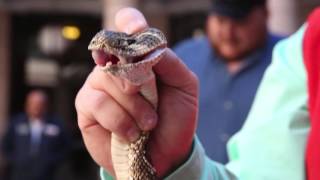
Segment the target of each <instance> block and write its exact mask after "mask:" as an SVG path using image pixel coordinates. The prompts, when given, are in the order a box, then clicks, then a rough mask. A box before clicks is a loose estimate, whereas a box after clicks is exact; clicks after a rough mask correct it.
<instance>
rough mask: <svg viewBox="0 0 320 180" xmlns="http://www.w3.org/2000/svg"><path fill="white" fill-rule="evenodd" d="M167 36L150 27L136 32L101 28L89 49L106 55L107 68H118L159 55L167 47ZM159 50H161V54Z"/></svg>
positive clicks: (103, 64) (105, 64) (104, 62)
mask: <svg viewBox="0 0 320 180" xmlns="http://www.w3.org/2000/svg"><path fill="white" fill-rule="evenodd" d="M166 43H167V41H166V38H165V36H164V35H163V34H162V32H160V31H159V30H157V29H154V28H148V29H146V30H144V31H141V32H138V33H135V34H126V33H123V32H113V31H107V30H101V31H100V32H98V33H97V34H96V35H95V36H94V37H93V38H92V40H91V42H90V44H89V47H88V49H89V50H92V51H98V52H100V53H103V54H105V55H104V61H103V63H97V62H96V63H97V64H99V65H102V66H105V67H106V68H107V69H108V68H110V69H118V68H119V67H120V66H122V65H125V64H135V63H138V62H141V61H145V60H152V59H154V58H157V57H159V55H160V54H162V52H163V51H157V50H158V49H162V50H163V49H164V48H165V47H166ZM159 52H161V53H160V54H159Z"/></svg>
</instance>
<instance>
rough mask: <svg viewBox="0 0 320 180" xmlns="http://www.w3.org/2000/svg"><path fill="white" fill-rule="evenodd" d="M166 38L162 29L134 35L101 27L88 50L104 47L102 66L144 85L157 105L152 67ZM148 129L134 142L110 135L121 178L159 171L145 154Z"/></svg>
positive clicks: (145, 178) (138, 179)
mask: <svg viewBox="0 0 320 180" xmlns="http://www.w3.org/2000/svg"><path fill="white" fill-rule="evenodd" d="M166 45H167V41H166V38H165V36H164V35H163V33H162V32H161V31H160V30H158V29H155V28H147V29H145V30H143V31H141V32H138V33H136V34H133V35H128V34H126V33H121V32H113V31H106V30H101V31H100V32H98V33H97V34H96V35H95V36H94V37H93V39H92V40H91V42H90V44H89V47H88V49H89V50H100V51H101V50H102V51H104V52H105V53H106V54H107V63H106V65H105V66H103V67H101V69H102V70H103V71H105V72H108V73H111V74H112V75H114V76H116V77H120V78H123V79H127V80H129V82H131V83H132V84H133V85H137V86H141V89H140V93H141V95H142V96H143V97H144V98H145V99H146V100H148V101H149V102H150V103H151V104H152V105H153V107H154V108H155V109H157V104H158V96H157V89H156V84H155V75H154V73H153V71H152V67H153V66H154V65H155V64H156V63H158V62H159V60H160V59H161V56H162V55H163V52H164V51H165V47H166ZM148 138H149V132H142V133H141V136H140V138H139V139H138V140H137V141H136V142H134V143H128V142H126V141H123V140H121V138H119V137H117V136H116V135H115V134H112V137H111V157H112V163H113V167H114V170H115V174H116V178H117V179H118V180H154V179H157V176H156V171H155V169H154V168H153V166H152V165H151V163H150V162H149V161H148V160H147V158H146V143H147V141H148Z"/></svg>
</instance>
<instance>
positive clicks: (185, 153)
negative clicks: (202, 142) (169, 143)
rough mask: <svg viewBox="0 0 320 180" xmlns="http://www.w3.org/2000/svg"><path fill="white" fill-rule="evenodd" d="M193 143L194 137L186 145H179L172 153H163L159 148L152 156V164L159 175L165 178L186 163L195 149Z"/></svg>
mask: <svg viewBox="0 0 320 180" xmlns="http://www.w3.org/2000/svg"><path fill="white" fill-rule="evenodd" d="M185 142H186V141H185ZM193 144H194V143H193V139H191V140H190V141H189V143H186V144H185V145H184V146H180V145H177V147H178V148H177V149H176V151H173V152H171V153H162V152H161V151H160V150H158V151H157V152H156V154H155V155H154V156H153V158H152V164H153V165H154V167H155V169H156V171H157V176H158V177H159V178H161V179H163V178H164V177H166V176H168V175H169V174H171V173H172V172H174V171H175V170H176V169H178V168H179V167H180V166H181V165H182V164H184V163H185V162H186V161H187V160H188V159H189V157H190V154H191V153H192V151H193ZM181 147H183V148H181Z"/></svg>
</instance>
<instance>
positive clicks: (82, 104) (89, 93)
mask: <svg viewBox="0 0 320 180" xmlns="http://www.w3.org/2000/svg"><path fill="white" fill-rule="evenodd" d="M115 24H116V27H117V30H118V31H122V32H126V33H129V34H131V33H135V32H138V31H141V30H142V29H144V28H147V27H148V25H147V22H146V20H145V18H144V16H143V15H142V14H141V13H140V12H139V11H137V10H136V9H133V8H125V9H122V10H120V11H119V12H118V13H117V15H116V18H115ZM92 56H93V59H94V61H95V62H102V61H104V60H103V59H104V58H106V57H107V56H106V55H105V54H103V53H102V52H93V54H92ZM154 72H155V73H156V75H157V80H158V81H159V83H158V90H159V92H158V94H159V108H158V110H157V112H156V111H154V110H153V108H152V106H151V105H150V104H149V103H148V102H147V101H146V100H145V99H144V98H143V97H142V96H141V95H139V93H138V91H139V87H136V86H133V85H132V84H130V83H129V82H127V81H124V80H121V79H118V78H116V77H113V76H111V75H110V74H107V73H104V72H102V71H101V70H100V69H99V68H97V67H96V68H94V69H93V71H92V72H91V73H90V75H89V76H88V78H87V80H86V82H85V83H84V85H83V87H82V88H81V89H80V91H79V92H78V95H77V97H76V101H75V106H76V109H77V115H78V124H79V127H80V130H81V133H82V136H83V139H84V142H85V144H86V147H87V149H88V151H89V153H90V154H91V156H92V158H93V159H94V160H95V161H96V162H97V163H98V164H99V165H100V166H101V167H103V168H104V169H105V170H106V171H107V172H109V173H111V174H112V175H114V171H113V167H112V162H111V154H110V139H111V137H110V134H111V132H112V133H115V134H117V135H118V136H120V137H122V138H123V139H125V140H127V141H134V140H136V139H137V137H138V136H139V133H140V131H141V130H153V131H152V134H151V137H150V141H149V144H148V147H147V149H148V153H149V154H148V155H149V157H150V159H151V162H152V164H153V165H154V167H155V168H156V170H157V175H158V177H160V178H161V177H164V176H165V175H166V174H168V173H170V172H171V171H172V170H174V169H175V168H176V167H177V166H179V165H180V164H181V163H183V162H184V161H185V160H186V159H187V157H188V156H189V153H190V151H191V148H192V142H193V137H194V133H195V127H196V120H197V112H198V80H197V78H196V76H195V75H194V74H193V73H192V72H191V71H190V70H189V69H188V68H187V67H186V66H185V65H184V64H183V63H182V61H181V60H180V59H179V58H178V57H177V56H176V55H175V54H174V53H173V52H172V51H171V50H170V49H167V50H166V52H165V55H164V57H163V59H162V60H161V61H160V62H159V63H158V64H157V65H155V66H154Z"/></svg>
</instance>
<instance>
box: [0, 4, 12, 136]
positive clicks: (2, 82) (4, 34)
mask: <svg viewBox="0 0 320 180" xmlns="http://www.w3.org/2000/svg"><path fill="white" fill-rule="evenodd" d="M0 22H1V25H0V136H1V135H2V134H3V130H4V127H5V125H6V122H7V118H8V117H7V116H8V106H9V76H10V72H9V64H10V63H9V37H10V36H9V34H10V33H9V31H10V30H9V29H10V28H9V26H10V24H9V23H10V18H9V14H8V12H6V11H5V10H2V9H1V8H0Z"/></svg>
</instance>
